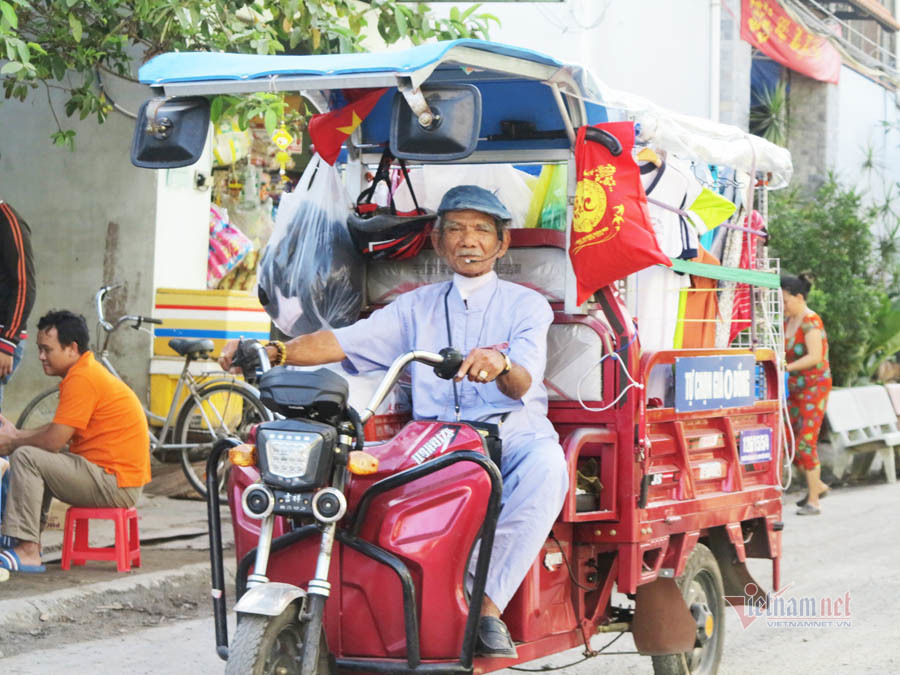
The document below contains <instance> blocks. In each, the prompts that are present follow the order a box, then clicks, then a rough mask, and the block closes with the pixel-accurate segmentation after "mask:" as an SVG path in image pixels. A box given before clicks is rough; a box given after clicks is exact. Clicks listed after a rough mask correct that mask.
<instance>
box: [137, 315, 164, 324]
mask: <svg viewBox="0 0 900 675" xmlns="http://www.w3.org/2000/svg"><path fill="white" fill-rule="evenodd" d="M141 321H143V322H144V323H155V324H156V325H158V326H161V325H162V322H163V321H162V319H154V318H153V317H152V316H142V317H141Z"/></svg>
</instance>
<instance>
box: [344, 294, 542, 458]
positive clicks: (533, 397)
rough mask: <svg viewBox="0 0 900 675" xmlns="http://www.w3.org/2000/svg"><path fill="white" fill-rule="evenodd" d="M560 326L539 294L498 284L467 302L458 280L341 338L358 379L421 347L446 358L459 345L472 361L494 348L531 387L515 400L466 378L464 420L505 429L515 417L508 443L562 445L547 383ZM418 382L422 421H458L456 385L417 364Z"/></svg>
mask: <svg viewBox="0 0 900 675" xmlns="http://www.w3.org/2000/svg"><path fill="white" fill-rule="evenodd" d="M445 299H446V305H445ZM445 306H446V311H445ZM552 321H553V312H552V310H551V309H550V305H549V304H548V303H547V301H546V300H545V299H544V298H543V296H541V295H540V294H539V293H537V292H535V291H533V290H531V289H529V288H525V287H524V286H520V285H518V284H514V283H510V282H508V281H502V280H500V279H497V278H494V280H493V281H492V282H491V283H488V284H486V285H484V286H482V287H481V288H479V289H477V290H476V291H474V292H473V293H472V295H471V296H470V297H469V298H468V299H467V300H466V301H463V299H462V297H461V296H460V294H459V290H458V289H457V288H456V286H455V285H454V284H453V282H443V283H437V284H430V285H428V286H422V287H421V288H417V289H415V290H413V291H410V292H408V293H404V294H403V295H401V296H400V297H398V298H397V299H396V300H395V301H394V302H392V303H391V304H390V305H388V306H386V307H384V308H382V309H379V310H377V311H376V312H373V313H372V315H371V316H369V317H368V318H366V319H361V320H360V321H357V322H356V323H355V324H353V325H352V326H347V327H345V328H338V329H336V330H335V331H334V334H335V336H336V337H337V340H338V343H339V344H340V345H341V348H342V349H343V351H344V354H346V356H347V359H346V360H345V361H344V362H343V365H344V368H345V369H346V370H347V372H349V373H351V374H355V373H357V372H360V373H361V372H367V371H372V370H383V369H386V368H388V367H389V366H390V364H391V363H392V362H393V360H394V359H395V358H397V357H398V356H399V355H401V354H403V353H405V352H407V351H411V350H414V349H420V350H426V351H431V352H438V351H440V350H441V349H443V348H444V347H447V346H452V347H454V348H455V349H457V350H458V351H460V352H461V353H462V354H463V355H464V356H465V355H466V354H468V353H469V352H470V351H471V350H472V349H474V348H476V347H494V348H496V349H498V350H500V351H501V352H503V353H505V354H507V355H508V356H509V358H510V360H511V361H513V362H514V363H517V364H518V365H520V366H522V367H524V368H525V369H526V370H528V372H529V373H530V374H531V388H530V389H529V390H528V392H527V393H526V394H525V396H524V397H523V398H522V399H521V400H515V399H511V398H509V397H508V396H506V395H505V394H504V393H503V392H501V391H500V389H499V388H498V387H497V384H496V382H488V383H485V384H480V383H473V382H469V381H468V380H467V379H464V380H463V381H461V382H459V383H457V385H456V386H457V390H458V392H459V405H460V415H461V419H463V420H472V421H479V422H493V423H497V422H499V421H500V418H501V416H502V415H503V414H504V413H510V414H509V416H508V417H507V418H506V421H505V422H504V423H503V426H502V427H501V438H503V440H504V442H516V441H527V440H528V439H529V438H551V439H554V440H555V439H557V434H556V431H555V430H554V429H553V425H552V424H550V421H549V420H548V419H547V391H546V389H545V388H544V383H543V379H544V367H545V365H546V362H547V330H548V328H549V326H550V324H551V323H552ZM448 325H449V330H450V336H449V337H450V338H451V339H448ZM411 376H412V401H413V416H414V417H415V418H416V419H440V420H454V419H456V410H455V402H454V396H453V383H452V382H451V381H447V380H442V379H440V378H438V377H437V376H436V375H435V374H434V371H433V370H432V368H431V367H430V366H426V365H424V364H420V363H414V364H412V366H411Z"/></svg>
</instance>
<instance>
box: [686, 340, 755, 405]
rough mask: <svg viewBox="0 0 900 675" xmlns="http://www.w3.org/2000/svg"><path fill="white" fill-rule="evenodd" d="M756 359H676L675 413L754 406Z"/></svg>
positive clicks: (697, 357) (692, 357) (720, 357)
mask: <svg viewBox="0 0 900 675" xmlns="http://www.w3.org/2000/svg"><path fill="white" fill-rule="evenodd" d="M755 374H756V358H755V357H754V356H753V355H752V354H741V355H734V356H685V357H681V358H676V359H675V410H676V412H692V411H695V410H716V409H718V408H736V407H741V406H748V405H753V402H754V401H755V396H754V389H753V386H754V376H755Z"/></svg>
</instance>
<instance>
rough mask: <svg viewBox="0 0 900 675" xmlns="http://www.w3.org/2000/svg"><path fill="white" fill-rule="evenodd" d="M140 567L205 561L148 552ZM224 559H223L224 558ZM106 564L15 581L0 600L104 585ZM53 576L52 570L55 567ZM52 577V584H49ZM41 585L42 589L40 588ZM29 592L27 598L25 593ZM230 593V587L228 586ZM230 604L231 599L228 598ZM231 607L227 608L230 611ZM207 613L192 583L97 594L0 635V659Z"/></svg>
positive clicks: (196, 555) (195, 555)
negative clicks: (59, 587) (60, 585)
mask: <svg viewBox="0 0 900 675" xmlns="http://www.w3.org/2000/svg"><path fill="white" fill-rule="evenodd" d="M142 553H143V557H144V560H145V561H146V562H145V566H146V567H143V568H142V569H144V570H151V569H164V568H168V567H173V566H180V565H187V564H191V563H199V562H204V561H208V560H209V555H208V553H207V552H205V551H198V550H174V551H172V550H153V549H147V550H144V551H142ZM226 555H227V553H226ZM106 565H107V564H106V563H94V564H92V565H87V566H85V567H83V568H75V567H73V568H72V570H70V571H69V572H66V573H64V574H65V576H63V575H53V574H52V573H53V571H54V570H53V569H52V568H53V566H50V569H48V574H47V575H33V576H31V577H26V575H17V576H16V577H15V578H13V579H10V581H9V582H6V583H4V584H3V588H2V590H0V593H2V596H0V597H2V598H3V599H8V598H10V597H14V596H13V595H12V594H11V593H7V592H6V591H7V590H10V591H12V590H15V592H16V595H18V596H19V597H22V596H26V595H35V594H38V593H46V592H48V591H49V590H51V589H50V588H48V587H47V585H48V582H49V584H51V585H54V586H56V585H57V583H66V584H67V586H66V587H71V586H72V584H83V583H95V582H97V581H98V580H104V581H108V580H109V579H110V578H111V575H110V571H112V573H113V574H114V573H115V563H109V565H111V566H112V567H111V570H110V569H103V568H104V567H105V566H106ZM55 567H56V568H57V571H59V570H58V565H56V566H55ZM54 576H55V577H57V579H58V580H57V579H54ZM42 584H43V585H42ZM29 587H30V589H31V590H30V593H29V592H26V590H27V588H29ZM230 588H233V586H230ZM229 600H230V601H232V602H233V598H231V597H229ZM230 604H231V602H230V603H229V606H230ZM211 613H212V604H211V601H210V594H209V583H208V582H205V583H202V582H200V581H198V579H197V578H196V577H194V578H193V579H192V580H190V581H185V580H184V579H179V580H177V581H174V582H166V583H163V584H161V585H160V586H158V587H156V588H153V589H147V588H143V587H141V588H136V589H133V590H130V591H127V592H107V593H103V594H98V595H96V596H94V597H92V599H91V600H90V601H88V602H84V601H80V602H79V603H73V604H72V606H71V607H66V608H65V610H64V611H63V612H61V613H58V615H56V616H54V617H52V618H50V617H47V618H46V620H43V619H44V617H42V620H41V621H40V622H39V623H38V624H37V625H27V626H22V628H21V630H8V631H5V632H0V658H3V657H8V656H14V655H16V654H22V653H27V652H32V651H36V650H43V649H48V648H51V647H59V646H61V645H66V644H72V643H78V642H85V641H88V640H95V639H98V638H103V637H113V636H114V635H116V634H121V635H125V634H131V633H134V632H135V631H139V630H142V629H144V628H149V627H155V626H165V625H170V624H174V623H175V622H180V621H186V620H190V619H198V618H208V617H210V616H211Z"/></svg>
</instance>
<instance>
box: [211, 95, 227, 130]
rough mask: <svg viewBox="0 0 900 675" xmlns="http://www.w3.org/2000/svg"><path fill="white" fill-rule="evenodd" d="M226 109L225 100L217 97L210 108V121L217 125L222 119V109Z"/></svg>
mask: <svg viewBox="0 0 900 675" xmlns="http://www.w3.org/2000/svg"><path fill="white" fill-rule="evenodd" d="M224 107H225V99H224V98H223V97H222V96H216V97H215V98H214V99H213V100H212V103H211V104H210V106H209V119H210V120H212V123H213V124H217V123H218V122H219V120H220V119H222V109H223V108H224Z"/></svg>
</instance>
